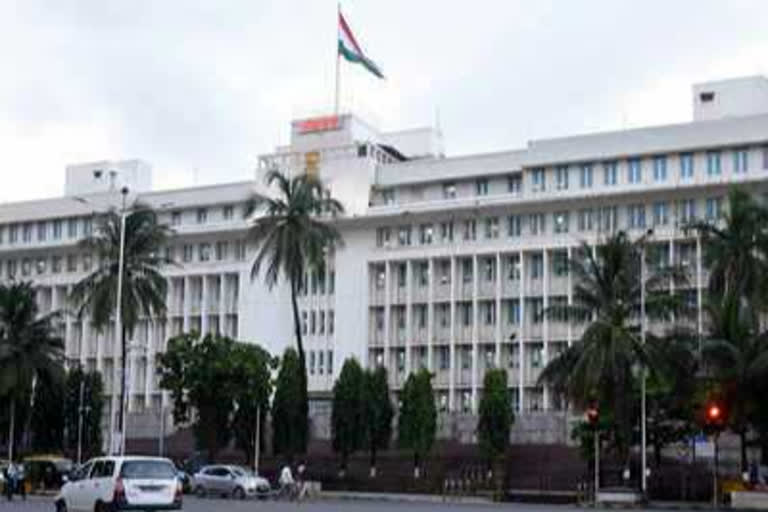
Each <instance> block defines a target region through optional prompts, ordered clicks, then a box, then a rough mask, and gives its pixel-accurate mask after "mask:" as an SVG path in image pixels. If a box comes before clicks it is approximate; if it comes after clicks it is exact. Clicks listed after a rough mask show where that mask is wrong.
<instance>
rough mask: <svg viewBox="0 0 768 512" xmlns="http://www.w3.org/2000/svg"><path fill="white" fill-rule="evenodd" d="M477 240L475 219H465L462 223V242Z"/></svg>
mask: <svg viewBox="0 0 768 512" xmlns="http://www.w3.org/2000/svg"><path fill="white" fill-rule="evenodd" d="M476 239H477V221H475V219H467V220H465V221H464V240H476Z"/></svg>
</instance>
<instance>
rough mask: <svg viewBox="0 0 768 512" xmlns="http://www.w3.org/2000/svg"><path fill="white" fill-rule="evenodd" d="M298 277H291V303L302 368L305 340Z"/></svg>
mask: <svg viewBox="0 0 768 512" xmlns="http://www.w3.org/2000/svg"><path fill="white" fill-rule="evenodd" d="M296 280H297V278H295V277H291V305H292V306H293V326H294V330H295V332H296V350H298V352H299V361H301V366H302V368H303V367H304V342H303V340H302V337H301V319H300V318H299V302H298V300H297V299H296V293H297V287H298V284H297V283H296Z"/></svg>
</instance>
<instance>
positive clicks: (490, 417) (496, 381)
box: [477, 368, 515, 461]
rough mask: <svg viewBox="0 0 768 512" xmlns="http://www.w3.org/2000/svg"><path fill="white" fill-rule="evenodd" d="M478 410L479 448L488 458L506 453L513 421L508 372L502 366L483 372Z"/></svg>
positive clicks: (513, 414) (491, 458)
mask: <svg viewBox="0 0 768 512" xmlns="http://www.w3.org/2000/svg"><path fill="white" fill-rule="evenodd" d="M478 412H479V415H480V417H479V419H478V423H477V434H478V439H479V441H480V448H481V449H482V451H483V453H484V454H485V456H486V457H487V458H488V460H489V461H490V460H493V458H494V457H496V456H499V455H504V452H506V450H507V446H508V445H509V432H510V429H511V427H512V423H513V422H514V421H515V413H514V412H513V411H512V404H511V403H510V400H509V391H508V389H507V372H506V371H505V370H504V369H501V368H498V369H491V370H488V371H486V372H485V378H484V379H483V392H482V395H481V397H480V406H479V408H478Z"/></svg>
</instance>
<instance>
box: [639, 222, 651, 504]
mask: <svg viewBox="0 0 768 512" xmlns="http://www.w3.org/2000/svg"><path fill="white" fill-rule="evenodd" d="M651 236H653V229H649V230H648V231H646V233H645V238H644V239H643V241H642V245H641V250H640V344H641V345H642V346H643V348H645V331H646V322H647V318H646V315H645V246H646V243H647V241H648V238H650V237H651ZM646 379H647V374H646V368H645V366H643V367H642V376H641V378H640V415H641V419H640V432H641V434H640V437H641V449H640V451H641V453H640V458H641V470H640V487H641V490H642V491H643V495H645V494H646V492H648V453H647V446H648V425H647V423H648V421H647V405H646V402H647V400H646V395H647V391H646Z"/></svg>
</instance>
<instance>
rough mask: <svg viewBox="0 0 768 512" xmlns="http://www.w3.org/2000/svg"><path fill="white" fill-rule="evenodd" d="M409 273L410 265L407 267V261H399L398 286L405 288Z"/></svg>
mask: <svg viewBox="0 0 768 512" xmlns="http://www.w3.org/2000/svg"><path fill="white" fill-rule="evenodd" d="M407 274H408V267H406V265H405V263H397V286H398V287H399V288H405V282H406V277H407Z"/></svg>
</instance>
